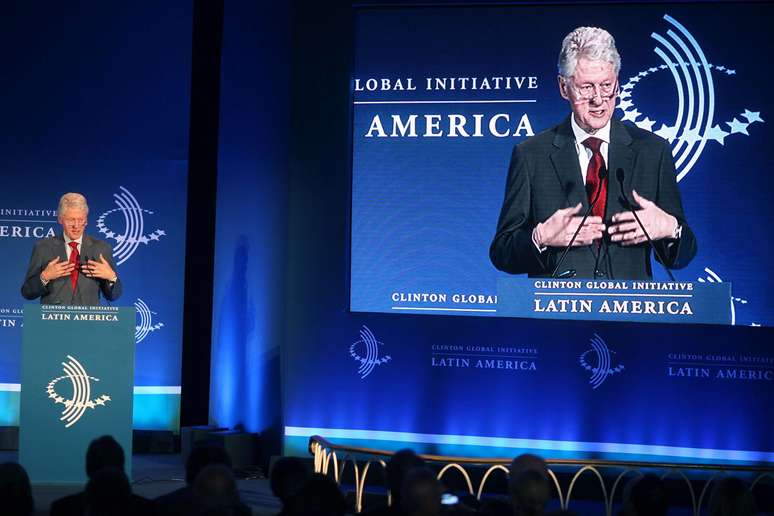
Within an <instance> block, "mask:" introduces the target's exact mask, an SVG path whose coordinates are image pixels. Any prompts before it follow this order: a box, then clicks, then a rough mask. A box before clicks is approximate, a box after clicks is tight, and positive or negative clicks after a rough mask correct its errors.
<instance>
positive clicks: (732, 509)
mask: <svg viewBox="0 0 774 516" xmlns="http://www.w3.org/2000/svg"><path fill="white" fill-rule="evenodd" d="M716 482H717V484H715V488H714V489H713V490H712V496H710V502H709V513H710V516H754V515H755V514H757V513H758V511H757V509H756V507H755V498H754V497H753V494H752V492H751V491H750V489H749V488H748V486H747V484H745V483H744V482H743V481H741V480H739V479H738V478H736V477H726V478H723V479H721V480H718V481H716Z"/></svg>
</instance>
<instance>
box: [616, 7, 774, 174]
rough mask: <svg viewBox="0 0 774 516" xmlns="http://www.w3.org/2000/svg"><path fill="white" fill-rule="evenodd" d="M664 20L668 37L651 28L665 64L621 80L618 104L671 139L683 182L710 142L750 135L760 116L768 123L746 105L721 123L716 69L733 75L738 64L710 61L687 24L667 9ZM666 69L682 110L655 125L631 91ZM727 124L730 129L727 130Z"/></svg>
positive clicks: (631, 117) (643, 124) (626, 116)
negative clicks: (682, 22) (751, 128)
mask: <svg viewBox="0 0 774 516" xmlns="http://www.w3.org/2000/svg"><path fill="white" fill-rule="evenodd" d="M664 20H666V21H667V22H668V23H669V24H670V25H671V26H672V27H673V29H672V28H670V29H669V30H667V36H668V38H667V37H664V36H662V35H660V34H657V33H656V32H653V33H652V34H651V37H652V38H653V39H654V40H656V41H657V42H658V44H659V45H658V46H656V48H655V49H654V50H653V51H654V52H655V53H656V55H657V56H658V57H659V58H660V59H661V61H662V64H659V65H656V66H651V67H650V68H647V69H645V70H642V71H641V72H639V73H638V74H637V75H634V76H632V77H630V78H629V80H628V81H627V82H626V83H624V84H622V85H621V93H620V95H619V103H618V105H617V106H616V107H617V108H618V109H620V110H621V111H623V113H624V115H623V117H622V120H629V121H631V122H633V123H634V124H635V125H637V126H638V127H640V128H641V129H645V130H648V131H651V132H653V133H655V134H657V135H659V136H661V137H662V138H665V139H666V140H669V143H671V144H672V154H673V155H674V157H675V167H676V168H677V181H678V182H679V181H680V180H682V179H683V178H684V177H685V176H686V175H687V174H688V173H689V172H690V171H691V169H692V168H693V166H694V165H695V164H696V161H697V160H698V159H699V156H701V154H702V152H703V151H704V147H705V146H706V144H707V142H709V141H714V142H716V143H719V144H720V145H725V139H726V137H728V136H730V135H733V134H744V135H747V136H749V133H748V132H747V128H748V127H749V126H750V125H752V124H753V123H755V122H759V123H763V122H764V120H763V119H762V118H761V116H760V112H759V111H750V110H749V109H748V108H744V111H742V112H739V114H738V115H736V116H734V117H733V118H732V119H731V120H728V121H725V122H723V123H716V120H715V119H716V115H717V113H716V106H715V101H716V98H715V83H714V81H715V77H714V75H715V74H717V76H718V77H722V76H723V75H725V76H726V77H730V76H733V75H736V70H734V69H731V68H729V67H727V66H725V65H718V64H713V63H710V62H709V61H708V60H707V57H706V56H705V54H704V51H703V50H702V48H701V46H700V45H699V43H698V41H697V40H696V38H695V37H694V36H693V35H692V34H691V33H690V32H689V31H688V29H686V28H685V27H684V26H683V25H682V24H680V23H679V22H678V21H677V20H675V19H674V18H672V17H671V16H669V15H668V14H667V15H664ZM713 70H714V71H713ZM666 71H669V72H670V73H671V75H672V78H673V80H674V83H675V89H676V94H677V113H675V115H674V116H675V118H674V120H673V121H672V122H671V123H670V124H669V125H667V124H666V123H663V122H662V123H661V127H660V128H659V129H657V130H655V131H654V130H653V127H654V125H656V124H657V123H658V121H657V120H651V119H650V117H648V116H645V118H643V119H640V116H641V115H643V113H640V111H639V110H638V109H637V106H636V105H635V104H634V100H633V98H632V93H633V92H634V90H635V88H636V87H637V86H639V83H640V81H642V80H643V79H645V78H647V77H649V76H651V75H654V74H657V73H660V72H666ZM740 119H743V120H746V122H744V121H743V120H740ZM724 127H727V128H728V130H727V131H726V130H724Z"/></svg>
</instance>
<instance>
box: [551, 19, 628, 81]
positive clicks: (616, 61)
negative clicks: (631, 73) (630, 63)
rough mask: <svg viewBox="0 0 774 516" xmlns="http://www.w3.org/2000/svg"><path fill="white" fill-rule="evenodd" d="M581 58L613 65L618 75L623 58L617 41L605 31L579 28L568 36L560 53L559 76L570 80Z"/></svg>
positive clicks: (595, 28) (593, 28)
mask: <svg viewBox="0 0 774 516" xmlns="http://www.w3.org/2000/svg"><path fill="white" fill-rule="evenodd" d="M581 57H583V58H586V59H589V60H591V61H605V62H608V63H610V64H612V65H613V70H614V71H615V74H616V75H618V72H619V71H620V70H621V56H620V55H618V50H617V49H616V48H615V39H613V36H611V35H610V33H609V32H607V31H606V30H605V29H600V28H598V27H578V28H577V29H575V30H573V31H572V32H570V33H569V34H567V36H565V38H564V41H562V50H561V51H560V52H559V63H558V65H557V66H558V68H559V75H561V76H562V77H564V79H570V78H571V77H572V75H573V74H574V73H575V67H576V66H577V65H578V59H580V58H581Z"/></svg>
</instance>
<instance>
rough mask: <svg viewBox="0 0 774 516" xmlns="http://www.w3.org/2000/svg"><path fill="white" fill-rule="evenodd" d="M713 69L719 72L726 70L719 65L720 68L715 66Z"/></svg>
mask: <svg viewBox="0 0 774 516" xmlns="http://www.w3.org/2000/svg"><path fill="white" fill-rule="evenodd" d="M715 69H716V70H718V71H719V72H722V71H723V70H725V69H726V67H725V66H723V65H720V66H716V67H715Z"/></svg>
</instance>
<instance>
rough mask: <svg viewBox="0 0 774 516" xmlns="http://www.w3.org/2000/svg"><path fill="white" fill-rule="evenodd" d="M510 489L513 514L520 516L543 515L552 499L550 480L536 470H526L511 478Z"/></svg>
mask: <svg viewBox="0 0 774 516" xmlns="http://www.w3.org/2000/svg"><path fill="white" fill-rule="evenodd" d="M508 488H509V490H510V495H511V503H512V504H513V513H514V514H516V515H519V516H532V515H537V514H543V511H545V508H546V504H548V501H549V500H550V499H551V484H550V483H549V481H548V478H547V477H546V476H545V475H543V474H542V473H541V472H540V471H537V470H535V469H525V470H523V471H522V472H521V473H517V474H516V476H515V477H511V479H510V482H509V485H508Z"/></svg>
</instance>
